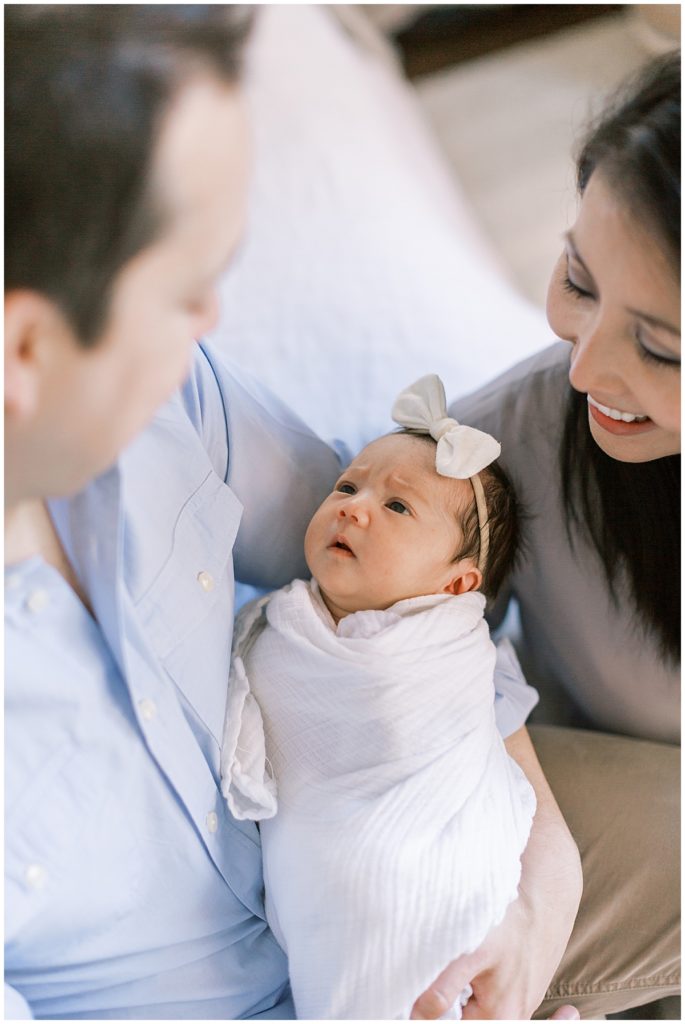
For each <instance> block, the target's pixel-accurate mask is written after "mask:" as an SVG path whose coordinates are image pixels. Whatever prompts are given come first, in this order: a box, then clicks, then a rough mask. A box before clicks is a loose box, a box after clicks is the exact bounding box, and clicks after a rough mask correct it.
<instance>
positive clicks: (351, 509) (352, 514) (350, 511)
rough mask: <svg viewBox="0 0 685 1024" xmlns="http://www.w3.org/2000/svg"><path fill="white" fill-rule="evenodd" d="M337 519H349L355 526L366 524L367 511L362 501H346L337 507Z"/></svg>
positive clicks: (367, 519)
mask: <svg viewBox="0 0 685 1024" xmlns="http://www.w3.org/2000/svg"><path fill="white" fill-rule="evenodd" d="M338 519H349V520H350V521H351V522H353V523H354V524H355V525H356V526H368V524H369V513H368V511H367V509H366V506H365V505H364V504H363V502H361V501H359V500H357V501H347V502H345V504H344V505H342V506H341V508H339V509H338Z"/></svg>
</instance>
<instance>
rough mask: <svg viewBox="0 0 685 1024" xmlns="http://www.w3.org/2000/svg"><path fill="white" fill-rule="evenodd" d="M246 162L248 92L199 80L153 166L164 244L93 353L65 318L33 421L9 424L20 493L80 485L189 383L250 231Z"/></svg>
mask: <svg viewBox="0 0 685 1024" xmlns="http://www.w3.org/2000/svg"><path fill="white" fill-rule="evenodd" d="M247 163H248V143H247V130H246V122H245V116H244V110H243V105H242V99H241V96H240V93H239V91H238V90H237V88H235V87H228V86H226V85H224V84H222V83H220V82H219V81H218V80H216V79H214V78H211V77H209V76H207V77H204V76H203V77H197V78H195V79H193V80H192V81H191V82H189V83H188V84H187V85H186V86H185V87H184V88H183V89H182V90H181V91H180V93H179V95H178V96H177V97H176V99H175V101H174V102H173V104H172V107H171V108H170V111H169V113H168V115H167V117H166V119H165V121H164V122H163V126H162V130H161V133H160V137H159V142H158V145H157V149H156V152H155V154H154V158H153V168H152V182H153V188H154V189H155V190H156V196H155V198H156V199H157V198H158V199H159V202H160V205H161V208H162V210H163V211H164V213H165V218H166V219H165V224H164V227H163V229H162V232H161V235H160V237H159V239H158V240H157V241H156V242H154V243H153V244H151V245H150V246H149V247H147V248H146V249H144V250H143V251H142V252H140V253H139V254H138V255H137V256H135V257H134V258H133V259H132V260H131V261H130V262H129V263H128V264H126V265H125V266H124V268H123V269H122V271H121V272H120V273H119V274H118V276H117V278H116V279H115V281H114V287H113V292H112V297H111V303H110V309H109V316H108V320H107V323H106V325H105V328H104V330H103V333H102V335H101V337H100V338H99V339H98V341H97V343H96V344H95V345H94V346H93V347H92V348H90V349H83V348H82V347H80V346H79V345H78V344H77V342H76V339H75V338H74V336H73V334H72V332H71V330H70V328H69V327H68V325H67V324H66V323H65V322H64V321H63V320H62V318H61V317H60V316H59V315H58V314H57V312H56V311H55V316H54V330H53V331H52V333H51V334H50V337H49V342H50V343H49V344H44V345H43V347H42V350H41V351H42V355H41V361H40V374H39V378H38V379H39V381H40V388H39V392H38V398H37V401H36V406H35V414H34V415H33V416H32V417H30V419H27V420H25V421H22V422H19V423H15V422H14V421H11V420H10V419H9V418H8V421H7V426H6V432H7V456H6V472H7V478H8V483H9V482H10V481H13V483H12V487H13V489H14V490H15V492H17V497H21V498H31V497H43V496H55V495H63V494H69V493H73V492H75V491H77V490H78V489H80V488H81V487H82V486H84V484H86V483H87V482H88V481H89V480H90V479H91V478H92V477H94V476H96V475H97V474H98V473H100V472H102V471H103V470H105V469H106V468H108V467H109V465H111V464H112V462H113V461H114V460H115V459H116V457H117V455H118V454H119V453H120V451H121V450H122V449H123V448H124V447H125V446H126V445H127V444H128V442H129V441H131V440H132V439H133V438H134V437H135V436H136V434H138V433H139V431H140V430H141V429H142V428H143V427H144V426H145V425H146V424H147V423H148V422H149V420H150V419H151V417H152V416H153V414H154V413H155V411H156V410H157V408H158V407H159V406H160V405H161V404H162V403H163V402H164V401H165V400H166V399H167V398H169V397H170V395H171V394H172V393H173V391H174V390H175V389H176V388H177V387H178V385H179V384H180V383H181V382H182V381H183V379H184V377H185V376H186V374H187V372H188V369H189V365H190V359H191V353H192V348H193V345H194V340H195V339H196V338H198V337H200V336H201V335H202V334H204V333H205V332H206V331H207V330H208V329H209V328H210V327H211V326H212V325H213V323H214V322H215V320H216V316H217V302H216V295H215V285H216V282H217V278H218V277H219V276H220V274H221V272H222V271H223V270H224V268H225V267H226V265H227V263H228V261H229V258H230V256H231V254H232V252H233V251H234V249H235V247H236V245H237V243H238V240H239V238H240V235H241V233H242V230H243V221H244V211H245V205H246V181H247ZM17 481H19V483H17Z"/></svg>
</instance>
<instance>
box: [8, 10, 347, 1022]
mask: <svg viewBox="0 0 685 1024" xmlns="http://www.w3.org/2000/svg"><path fill="white" fill-rule="evenodd" d="M247 28H248V19H247V17H246V15H245V13H244V11H240V10H238V11H235V10H234V11H230V10H229V11H227V10H226V9H225V8H221V7H213V6H207V7H202V6H191V7H166V6H160V7H139V8H135V7H127V6H122V7H118V8H117V7H107V6H103V7H99V6H90V5H86V6H80V5H73V6H66V7H25V8H24V7H8V8H7V9H6V46H7V54H6V60H7V69H8V79H7V90H6V99H7V112H6V123H7V145H6V153H7V172H6V182H7V258H6V271H7V277H6V322H5V323H6V341H5V346H6V356H5V358H6V363H5V366H6V373H5V410H6V421H5V431H6V509H5V517H6V533H5V553H6V561H7V563H8V575H7V585H8V589H7V600H6V608H7V626H6V643H7V689H6V699H7V727H8V728H7V744H6V759H7V761H6V763H7V774H6V778H7V802H6V808H7V820H6V835H7V841H6V875H7V880H6V907H7V921H6V947H5V969H6V980H7V982H8V983H9V985H10V986H11V987H10V990H9V992H8V997H7V1001H6V1015H7V1016H9V1017H21V1016H28V1015H30V1014H33V1015H37V1016H44V1017H53V1016H67V1017H79V1016H83V1017H93V1016H97V1017H108V1016H109V1017H119V1016H127V1017H130V1016H132V1017H136V1016H141V1017H145V1016H158V1017H159V1016H163V1017H183V1016H186V1017H224V1018H231V1017H241V1016H248V1015H267V1016H268V1015H271V1016H276V1017H282V1016H290V1015H292V1009H291V1008H290V1007H289V1004H288V1002H287V998H288V997H287V970H286V962H285V957H284V955H283V953H282V951H281V950H280V949H279V947H278V946H277V944H276V943H275V941H274V939H273V937H272V936H271V933H270V932H269V930H268V928H267V926H266V924H265V921H264V910H263V905H262V893H261V890H262V880H261V867H260V858H259V848H258V832H257V829H256V828H255V827H254V825H250V826H245V825H243V824H238V823H236V822H235V821H233V820H232V819H231V817H230V816H229V814H228V812H227V810H226V806H225V803H224V801H223V799H222V798H221V794H220V791H219V788H218V783H219V746H218V742H219V740H218V738H219V737H220V735H221V730H222V724H223V712H224V702H225V693H226V682H227V678H228V659H229V650H230V637H231V629H232V618H233V566H232V559H231V552H232V548H233V561H234V562H235V565H236V569H237V571H239V572H240V574H241V577H242V578H243V579H246V580H247V581H249V582H252V583H261V584H264V585H277V584H282V583H285V582H286V581H287V580H288V579H290V578H292V577H293V576H297V575H301V574H302V573H303V572H304V571H306V570H305V566H304V561H303V557H302V537H303V531H304V527H305V525H306V522H307V519H308V517H309V515H310V514H311V512H312V511H313V509H314V508H315V507H316V505H317V504H318V502H319V501H320V499H321V497H322V496H323V495H324V494H325V493H327V491H328V490H329V489H330V486H331V484H332V482H333V481H334V479H335V476H336V474H337V472H338V468H339V467H338V462H337V459H336V457H335V455H334V453H333V452H332V451H331V449H329V448H328V447H327V446H325V445H324V444H323V443H322V442H320V441H319V440H318V439H317V438H315V437H314V436H313V435H312V434H311V433H310V432H309V431H308V430H307V429H306V428H305V427H304V426H303V425H302V424H301V423H299V422H298V421H297V420H296V419H295V418H294V417H293V416H292V415H291V414H290V413H289V412H287V411H286V410H284V409H283V408H281V406H280V405H279V404H278V403H277V402H276V401H275V400H273V399H272V398H271V397H269V396H266V395H263V394H262V393H261V392H259V391H258V390H257V389H256V388H254V387H252V385H248V384H247V383H245V382H243V381H242V380H241V378H240V377H239V375H237V374H236V373H234V372H230V371H228V369H227V368H226V367H225V366H224V365H222V364H220V363H219V362H217V361H214V360H213V358H212V357H211V356H210V355H209V354H206V353H205V352H203V351H202V350H201V349H199V350H198V349H197V348H196V346H195V343H194V341H193V339H194V338H198V337H201V335H202V334H203V332H204V331H206V330H207V328H208V327H209V326H210V325H211V323H212V322H213V320H214V317H215V315H216V310H215V300H214V285H215V282H216V279H217V277H218V275H219V273H220V271H221V270H222V269H223V268H224V266H225V265H226V263H227V260H228V259H229V258H230V256H231V253H232V252H233V250H234V248H235V246H236V244H237V242H238V239H239V237H240V234H241V231H242V227H243V216H244V206H245V186H246V172H247V163H248V147H247V136H246V127H245V118H244V113H243V108H242V102H241V98H240V93H239V90H238V87H237V77H238V71H239V66H240V54H241V50H242V47H243V43H244V39H245V37H246V34H247ZM189 367H190V368H191V372H190V376H189V377H188V379H187V381H186V383H185V386H184V388H183V391H182V392H181V393H180V394H177V395H176V397H175V398H174V399H173V400H172V401H171V402H170V403H168V404H167V405H166V406H165V408H164V409H163V410H162V412H161V413H160V414H159V415H158V416H157V418H156V419H155V421H154V423H153V424H152V426H151V427H150V428H149V429H148V430H147V431H146V432H145V433H143V434H142V435H141V436H140V437H139V439H138V440H137V441H136V442H135V443H134V444H133V445H132V446H129V447H128V448H127V451H126V454H125V456H124V457H122V458H121V460H120V461H119V462H118V463H117V464H115V465H114V466H113V468H111V467H112V464H113V462H114V460H115V459H116V457H117V455H118V454H119V452H121V451H122V449H123V448H124V447H125V446H126V445H128V444H129V442H130V441H131V440H132V439H133V438H134V437H136V435H138V434H139V433H140V431H141V428H143V427H144V426H145V425H146V424H147V423H148V421H149V420H150V419H151V417H152V415H153V413H155V411H156V410H157V408H158V407H159V406H160V404H161V403H162V402H164V401H165V400H167V399H168V398H169V397H170V396H171V394H172V393H173V392H174V391H175V390H176V388H177V387H178V385H180V384H181V382H182V381H183V380H184V378H186V377H187V376H188V370H189ZM227 417H228V422H227ZM229 432H230V438H231V443H230V446H229V443H228V434H229ZM91 481H92V482H91ZM227 484H228V486H227ZM74 494H76V495H77V496H76V497H71V496H72V495H74ZM236 533H237V539H236ZM234 541H235V544H234Z"/></svg>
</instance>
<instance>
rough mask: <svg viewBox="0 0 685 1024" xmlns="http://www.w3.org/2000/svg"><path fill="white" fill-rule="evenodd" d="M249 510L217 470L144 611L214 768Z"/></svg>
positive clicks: (190, 508) (188, 513)
mask: <svg viewBox="0 0 685 1024" xmlns="http://www.w3.org/2000/svg"><path fill="white" fill-rule="evenodd" d="M242 509H243V506H242V504H241V503H240V501H239V500H238V498H236V496H235V495H234V493H233V491H232V490H231V489H230V487H228V486H227V485H226V484H225V483H224V482H223V481H222V480H221V479H220V478H219V477H218V476H217V475H216V474H215V473H214V471H211V472H210V473H209V474H208V475H207V477H205V479H204V480H203V482H202V484H201V485H200V487H199V488H198V489H197V490H196V491H195V492H194V494H193V495H192V496H191V497H190V498H189V499H188V501H187V502H186V503H185V504H184V506H183V508H182V509H181V512H180V514H179V516H178V518H177V520H176V523H175V525H174V529H173V544H172V548H171V551H170V553H169V556H168V558H167V560H166V562H165V564H164V565H163V566H162V568H161V570H160V572H159V574H158V575H157V577H156V579H155V580H154V582H153V583H152V584H151V585H150V587H149V588H148V589H147V591H146V593H145V594H144V595H143V596H142V597H141V599H140V600H139V602H138V604H137V606H136V611H137V615H138V616H139V620H140V623H141V625H142V627H143V629H144V630H145V634H146V637H147V640H148V642H149V643H150V645H151V647H152V649H153V651H154V653H155V655H156V656H157V658H158V659H159V660H160V662H161V664H162V665H163V667H164V669H165V670H166V672H167V673H168V675H170V676H171V678H172V679H173V681H174V683H175V684H176V686H177V687H178V689H179V690H180V691H181V692H182V694H183V696H184V697H185V699H186V700H187V702H188V703H189V704H190V706H191V707H192V709H193V710H194V712H195V713H196V714H197V715H198V716H199V718H200V719H201V721H202V723H203V724H204V726H205V727H206V729H207V730H208V731H209V733H210V734H211V737H212V740H211V741H210V746H209V747H207V749H205V755H206V757H207V758H208V759H209V761H210V763H213V762H214V761H215V760H216V755H217V752H216V745H217V744H218V743H219V741H220V736H221V730H222V726H223V716H224V709H225V704H226V688H227V685H228V670H229V665H230V648H231V635H232V630H233V608H234V576H233V558H232V553H233V544H234V542H235V538H236V534H237V532H238V527H239V525H240V519H241V515H242ZM201 735H202V730H201V729H200V730H198V736H201ZM203 746H204V741H203Z"/></svg>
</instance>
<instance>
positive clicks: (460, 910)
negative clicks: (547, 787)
mask: <svg viewBox="0 0 685 1024" xmlns="http://www.w3.org/2000/svg"><path fill="white" fill-rule="evenodd" d="M484 605H485V601H484V598H483V597H482V595H481V594H478V593H468V594H464V595H460V596H458V597H454V596H450V595H433V596H430V597H419V598H412V599H409V600H405V601H400V602H398V603H397V604H396V605H393V607H392V608H389V609H388V610H386V611H362V612H356V613H354V614H352V615H348V616H347V617H345V618H343V619H342V620H341V621H340V623H339V624H338V626H337V627H336V626H335V624H334V622H333V619H332V618H331V616H330V614H329V612H328V610H327V609H326V608H325V606H324V604H323V602H322V600H321V598H320V595H319V594H318V588H317V586H316V583H312V584H308V583H305V582H303V581H302V580H296V581H295V582H294V583H292V584H290V585H289V586H287V587H285V588H284V589H282V590H280V591H276V592H275V593H274V594H272V595H270V596H269V597H268V598H262V599H261V600H260V601H257V602H253V603H252V604H251V605H248V606H246V608H244V609H243V611H242V612H241V615H240V617H239V619H238V621H237V623H236V633H235V641H234V659H233V666H232V669H231V678H230V683H229V697H228V704H227V712H226V727H225V733H224V745H223V750H222V777H223V782H222V789H223V792H224V795H225V796H226V799H227V801H228V804H229V807H230V809H231V811H232V813H233V814H234V815H235V816H236V817H238V818H252V819H264V820H262V824H261V834H262V843H263V856H264V879H265V887H266V901H267V916H268V919H269V922H270V924H271V926H272V928H273V930H274V933H275V935H276V938H277V939H278V941H279V942H280V943H281V945H282V946H283V948H284V949H285V950H286V953H287V955H288V961H289V971H290V978H291V984H292V990H293V996H294V1000H295V1007H296V1011H297V1015H298V1017H301V1018H318V1019H386V1020H387V1019H398V1018H408V1017H409V1014H410V1011H411V1007H412V1005H413V1003H414V1001H415V999H416V998H417V997H418V996H419V995H420V993H421V992H422V991H424V990H425V989H426V988H427V987H428V985H429V984H430V983H431V982H432V981H434V980H435V978H436V977H437V975H438V974H439V973H440V971H441V970H442V969H443V968H444V967H445V966H446V965H447V964H448V963H449V962H450V961H451V960H453V959H454V958H455V957H457V956H459V955H460V954H462V953H466V952H469V951H471V950H473V949H475V948H476V947H477V946H478V945H479V944H480V943H481V941H482V940H483V938H484V937H485V936H486V934H487V933H488V931H489V930H490V929H491V928H492V927H493V926H494V925H495V924H496V923H497V922H498V921H499V920H501V918H502V917H503V915H504V912H505V910H506V908H507V905H508V904H509V903H510V902H511V901H512V900H514V899H515V898H516V894H517V885H518V881H519V876H520V855H521V853H522V851H523V849H524V846H525V844H526V842H527V839H528V834H529V831H530V826H531V822H532V817H533V814H534V811H535V796H534V793H533V790H532V788H531V787H530V785H529V783H528V782H527V780H526V779H525V776H524V775H523V773H522V772H521V771H520V769H519V768H518V767H517V766H516V764H515V763H514V762H513V761H512V760H511V759H510V758H509V757H508V755H507V753H506V750H505V748H504V745H503V743H502V740H501V738H500V736H499V733H498V732H497V728H496V725H495V717H494V686H493V669H494V664H495V648H494V646H493V644H492V642H491V640H490V638H489V633H488V628H487V625H486V623H485V621H484V619H483V609H484ZM274 815H275V816H274Z"/></svg>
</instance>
